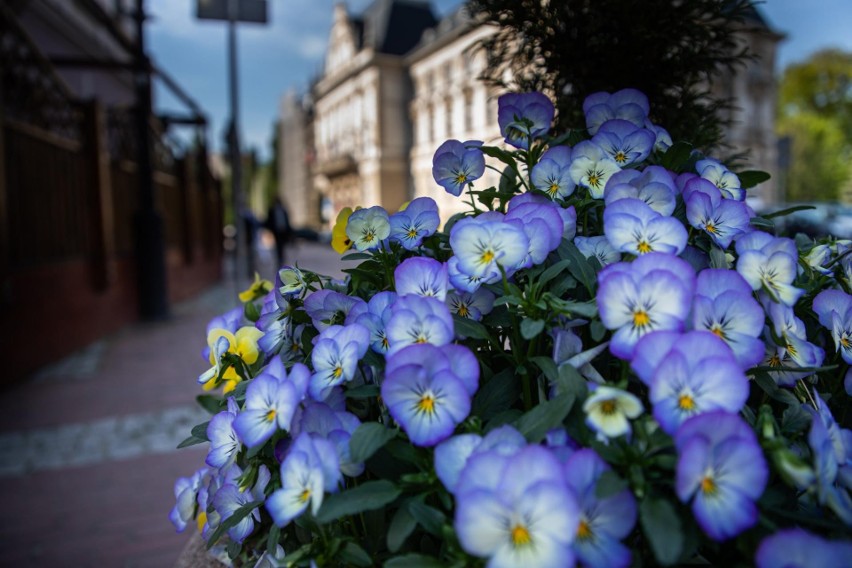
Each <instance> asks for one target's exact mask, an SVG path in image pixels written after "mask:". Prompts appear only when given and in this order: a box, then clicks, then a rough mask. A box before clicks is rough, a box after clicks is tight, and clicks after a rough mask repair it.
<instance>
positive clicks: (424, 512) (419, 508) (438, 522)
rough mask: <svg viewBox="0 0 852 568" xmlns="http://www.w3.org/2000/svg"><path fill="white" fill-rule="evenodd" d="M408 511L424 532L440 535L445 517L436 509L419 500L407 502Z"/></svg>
mask: <svg viewBox="0 0 852 568" xmlns="http://www.w3.org/2000/svg"><path fill="white" fill-rule="evenodd" d="M408 511H409V512H410V513H411V515H412V516H413V517H414V518H415V519H416V520H417V522H418V523H419V524H420V526H422V527H423V528H424V529H426V532H428V533H431V534H434V535H438V536H440V535H441V527H443V526H444V523H446V522H447V517H446V515H444V513H442V512H441V511H439V510H438V509H436V508H435V507H430V506H429V505H427V504H426V503H424V502H423V501H421V500H420V499H412V500H411V501H409V502H408Z"/></svg>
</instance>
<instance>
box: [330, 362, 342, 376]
mask: <svg viewBox="0 0 852 568" xmlns="http://www.w3.org/2000/svg"><path fill="white" fill-rule="evenodd" d="M342 374H343V367H341V366H340V365H338V366H337V367H335V368H334V371H332V372H331V376H332V377H334V378H335V379H339V378H340V376H341V375H342Z"/></svg>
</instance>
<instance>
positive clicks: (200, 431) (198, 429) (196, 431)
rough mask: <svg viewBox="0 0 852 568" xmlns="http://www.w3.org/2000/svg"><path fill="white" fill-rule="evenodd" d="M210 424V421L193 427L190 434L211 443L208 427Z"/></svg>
mask: <svg viewBox="0 0 852 568" xmlns="http://www.w3.org/2000/svg"><path fill="white" fill-rule="evenodd" d="M208 424H210V421H209V420H208V421H207V422H203V423H201V424H196V425H195V426H193V427H192V430H191V431H190V434H192V435H193V436H195V437H196V438H201V439H202V440H204V441H205V442H209V441H210V438H208V437H207V426H208Z"/></svg>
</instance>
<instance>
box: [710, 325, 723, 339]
mask: <svg viewBox="0 0 852 568" xmlns="http://www.w3.org/2000/svg"><path fill="white" fill-rule="evenodd" d="M710 332H711V333H712V334H713V335H715V336H716V337H718V338H719V339H725V332H724V331H723V330H722V326H721V325H719V324H716V325H714V326H713V327H711V328H710Z"/></svg>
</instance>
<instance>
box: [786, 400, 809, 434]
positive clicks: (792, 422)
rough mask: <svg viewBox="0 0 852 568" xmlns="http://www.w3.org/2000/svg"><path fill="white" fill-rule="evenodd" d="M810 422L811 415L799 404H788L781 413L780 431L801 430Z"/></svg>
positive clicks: (789, 432) (792, 431)
mask: <svg viewBox="0 0 852 568" xmlns="http://www.w3.org/2000/svg"><path fill="white" fill-rule="evenodd" d="M810 423H811V415H810V414H808V413H807V412H806V411H805V410H804V408H802V407H801V406H799V405H796V406H788V407H787V409H786V410H784V413H783V414H782V415H781V431H782V432H783V433H785V434H791V433H794V432H801V431H802V430H804V429H805V428H806V427H807V426H808V424H810Z"/></svg>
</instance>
